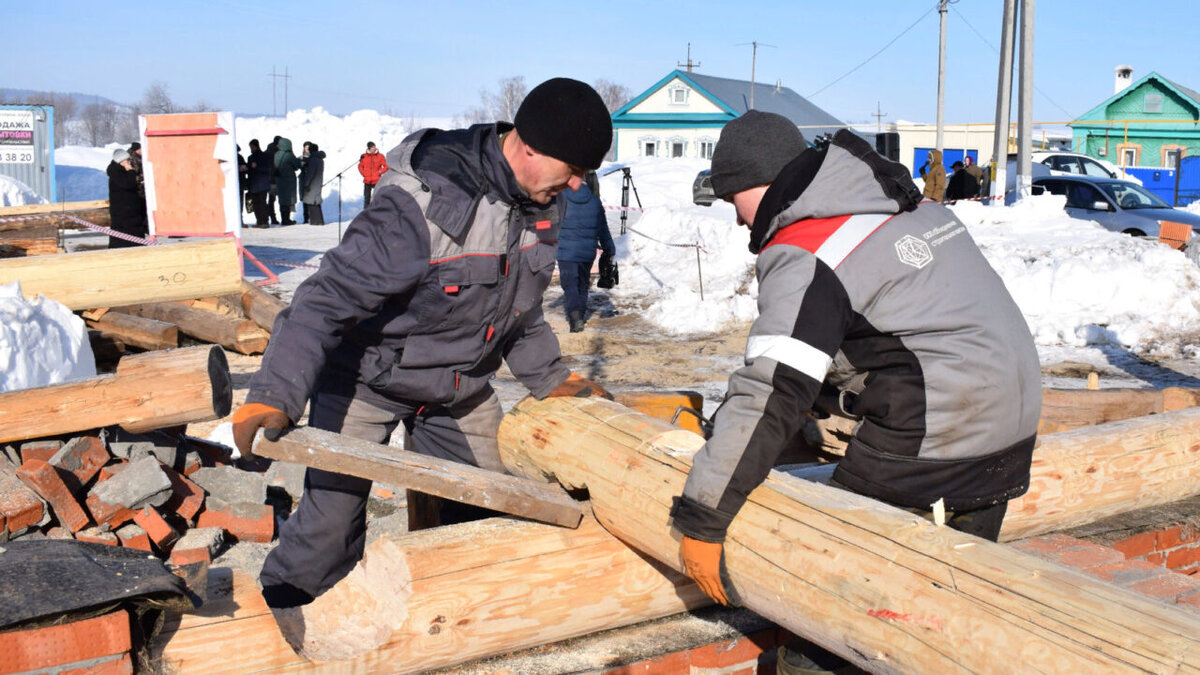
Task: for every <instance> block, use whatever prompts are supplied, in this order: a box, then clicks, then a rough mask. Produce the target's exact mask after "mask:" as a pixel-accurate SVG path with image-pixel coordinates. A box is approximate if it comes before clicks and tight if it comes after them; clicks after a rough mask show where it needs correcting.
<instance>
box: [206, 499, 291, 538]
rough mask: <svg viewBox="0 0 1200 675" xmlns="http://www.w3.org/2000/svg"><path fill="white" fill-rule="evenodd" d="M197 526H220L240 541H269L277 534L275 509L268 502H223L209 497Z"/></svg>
mask: <svg viewBox="0 0 1200 675" xmlns="http://www.w3.org/2000/svg"><path fill="white" fill-rule="evenodd" d="M196 526H197V527H219V528H221V529H222V530H225V531H226V532H228V533H229V534H230V535H231V536H233V537H234V538H236V539H237V540H238V541H254V542H259V543H263V544H265V543H267V542H269V541H271V539H272V538H273V537H274V536H275V510H274V509H272V508H271V507H270V505H268V504H233V505H228V504H222V503H221V502H220V500H217V499H209V500H208V501H207V502H206V503H205V509H204V512H203V513H201V514H200V518H199V519H198V520H197V521H196Z"/></svg>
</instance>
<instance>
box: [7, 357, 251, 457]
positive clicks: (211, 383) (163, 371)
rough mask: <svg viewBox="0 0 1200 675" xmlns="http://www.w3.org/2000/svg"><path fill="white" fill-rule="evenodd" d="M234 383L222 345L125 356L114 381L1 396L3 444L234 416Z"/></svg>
mask: <svg viewBox="0 0 1200 675" xmlns="http://www.w3.org/2000/svg"><path fill="white" fill-rule="evenodd" d="M232 402H233V384H232V380H231V378H230V375H229V363H228V361H227V360H226V359H225V352H224V351H222V350H221V348H220V347H216V346H212V345H201V346H198V347H187V348H184V349H170V350H165V351H157V352H147V353H145V354H137V355H134V356H127V357H125V358H123V359H121V361H120V362H119V363H118V364H117V371H116V372H115V373H113V374H111V375H101V376H99V377H94V378H89V379H86V380H81V381H79V382H70V383H66V384H59V385H55V386H53V387H42V388H38V389H25V390H21V391H10V392H6V393H3V394H0V442H8V441H16V440H25V439H30V438H41V437H43V436H54V435H57V434H66V433H73V432H76V431H84V430H86V429H95V428H98V427H105V426H109V425H112V424H119V425H121V426H122V427H124V428H125V429H127V430H129V431H133V432H142V431H151V430H153V429H161V428H163V427H169V426H174V425H177V424H185V423H188V422H202V421H206V420H212V419H217V418H220V417H224V416H226V415H228V414H229V409H230V407H231V405H232Z"/></svg>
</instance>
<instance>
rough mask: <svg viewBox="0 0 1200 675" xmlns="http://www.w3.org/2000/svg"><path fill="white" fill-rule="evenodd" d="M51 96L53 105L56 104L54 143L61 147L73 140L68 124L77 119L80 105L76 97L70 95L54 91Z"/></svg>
mask: <svg viewBox="0 0 1200 675" xmlns="http://www.w3.org/2000/svg"><path fill="white" fill-rule="evenodd" d="M50 96H51V100H52V103H51V105H53V106H54V145H56V146H58V147H60V148H61V147H62V146H64V145H67V144H68V143H69V142H70V140H71V139H70V138H69V136H70V132H69V131H68V127H67V124H68V123H69V122H71V120H73V119H75V114H76V112H77V109H78V107H77V105H76V103H75V99H73V98H71V97H70V96H63V95H61V94H55V93H53V92H51V93H50Z"/></svg>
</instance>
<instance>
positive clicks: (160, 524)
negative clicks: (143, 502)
mask: <svg viewBox="0 0 1200 675" xmlns="http://www.w3.org/2000/svg"><path fill="white" fill-rule="evenodd" d="M133 522H135V523H137V524H138V525H141V526H142V529H144V530H146V534H147V535H148V536H149V537H150V541H153V542H154V545H155V546H157V547H158V549H159V550H160V551H167V550H169V549H170V548H171V544H174V543H175V540H177V539H179V532H177V531H176V530H175V528H173V527H171V524H170V523H168V522H167V521H166V520H165V519H164V518H163V516H162V514H161V513H159V512H158V510H157V509H155V508H154V507H153V506H143V507H142V508H140V509H138V510H137V511H135V512H134V514H133Z"/></svg>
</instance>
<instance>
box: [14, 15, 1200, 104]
mask: <svg viewBox="0 0 1200 675" xmlns="http://www.w3.org/2000/svg"><path fill="white" fill-rule="evenodd" d="M936 4H937V2H936V0H859V2H844V1H837V0H827V1H825V2H809V1H805V2H800V1H794V2H782V1H779V2H760V1H756V0H742V1H741V2H736V3H735V2H730V1H729V0H724V1H722V2H710V1H708V0H692V1H690V2H676V1H670V2H656V1H654V0H642V1H641V2H629V1H626V0H608V1H605V2H596V1H592V2H576V3H564V2H543V1H540V0H539V1H531V2H504V1H502V0H492V1H491V2H482V1H480V2H476V1H461V2H459V1H454V0H442V1H436V2H435V1H429V0H425V1H423V2H406V1H403V0H391V1H386V0H368V1H364V2H352V1H349V0H347V1H344V2H332V1H329V0H322V1H316V0H313V1H310V0H288V1H287V2H273V1H271V0H257V1H249V0H202V1H201V0H157V1H154V2H145V1H141V0H138V1H131V2H123V3H112V2H108V3H96V2H94V1H87V2H85V1H81V0H62V1H56V0H44V1H43V2H5V3H4V6H3V8H2V9H0V87H13V88H21V89H38V90H58V91H78V92H84V93H94V94H99V95H102V96H107V97H109V98H112V99H114V100H117V101H120V102H123V103H132V102H134V101H136V100H138V99H139V98H141V96H142V93H143V92H144V90H145V89H146V87H147V85H148V84H150V83H151V82H153V81H156V80H157V81H162V82H165V83H167V85H168V87H169V90H170V93H171V95H172V97H173V98H174V99H175V100H176V101H177V102H179V103H183V104H192V103H195V102H197V101H201V100H203V101H204V102H206V103H208V104H209V105H211V106H214V107H217V108H221V109H232V110H234V111H237V112H239V113H243V114H255V113H258V114H262V113H267V114H269V113H271V112H272V106H273V102H272V92H271V89H272V88H271V82H272V80H271V78H270V77H268V73H270V72H271V69H272V67H274V68H275V69H277V70H278V72H280V73H282V72H283V70H284V68H285V67H286V68H287V70H288V73H289V74H290V75H291V76H292V77H291V79H290V80H289V86H288V104H289V106H290V107H292V108H297V107H305V108H311V107H314V106H323V107H325V108H326V109H328V110H330V111H332V112H335V113H342V114H344V113H348V112H351V111H353V110H357V109H362V108H372V109H376V110H381V111H386V112H390V113H392V114H395V115H399V116H408V115H410V114H411V115H415V116H417V117H429V116H444V117H450V116H454V115H458V114H460V113H462V112H463V111H464V110H466V109H467V108H469V107H471V106H473V105H477V104H478V103H479V92H480V90H481V89H484V88H487V89H491V90H495V88H496V86H497V83H498V81H499V80H500V79H501V78H505V77H511V76H516V75H523V76H524V77H525V79H526V81H527V82H528V83H529V84H530V86H532V85H534V84H536V83H537V82H540V81H542V80H544V79H546V78H549V77H554V76H559V75H563V76H569V77H575V78H577V79H581V80H585V81H588V82H592V81H595V80H596V79H599V78H604V79H607V80H610V81H613V82H617V83H619V84H623V85H625V86H627V87H629V88H630V90H631V91H632V92H633V93H634V94H637V93H640V92H641V91H642V90H644V89H645V88H646V87H648V86H650V85H652V84H654V83H655V82H657V81H658V80H659V79H660V78H662V77H663V76H664V75H666V74H667V73H669V72H670V71H671V70H672V69H674V68H675V67H676V65H677V64H678V63H680V62H682V61H684V60H686V58H687V45H688V43H689V42H690V43H691V49H692V59H693V60H694V61H698V62H699V63H700V68H699V72H702V73H705V74H708V75H715V76H720V77H733V78H741V79H749V78H750V67H751V47H750V45H749V44H748V43H750V42H752V41H757V42H758V43H759V49H758V59H757V66H756V74H755V79H756V80H757V81H760V82H775V81H777V80H780V81H782V83H783V84H784V86H788V87H791V88H792V89H794V90H795V91H796V92H797V93H799V94H800V95H802V96H806V97H809V98H810V99H811V100H812V101H813V102H814V103H816V104H817V105H819V106H821V107H823V108H825V109H826V110H828V111H829V112H830V113H831V114H833V115H835V116H836V117H839V118H841V119H843V120H845V121H847V122H873V121H874V120H875V118H874V117H873V116H872V113H874V112H875V110H876V102H877V101H878V102H879V105H880V106H881V107H882V111H883V112H884V113H887V115H886V117H884V121H894V120H897V119H905V120H911V121H928V122H932V121H934V119H935V114H936V100H937V99H936V94H937V46H938V14H937V12H936V11H930V10H932V9H934V8H935V6H936ZM1141 7H1144V8H1147V9H1146V10H1145V11H1141V12H1139V11H1138V9H1139V8H1141ZM1001 10H1002V3H1001V0H959V1H958V2H955V3H954V4H952V5H951V6H950V11H949V13H948V14H947V29H948V31H947V34H948V37H947V61H948V68H947V77H946V86H947V93H946V121H947V122H949V123H959V122H986V121H990V120H991V119H992V117H993V116H994V106H995V87H996V75H997V73H996V69H997V62H998V55H997V54H996V52H995V51H994V49H993V48H995V47H998V46H999V38H1000V27H999V24H1000V16H1001ZM1196 11H1197V10H1196V5H1195V2H1194V0H1153V2H1144V3H1140V4H1139V3H1132V2H1129V1H1128V0H1091V1H1090V2H1087V3H1083V2H1067V1H1066V0H1041V2H1038V3H1037V11H1036V19H1037V24H1036V25H1037V29H1036V30H1037V35H1036V39H1035V61H1036V67H1035V78H1034V79H1035V84H1036V85H1037V87H1038V89H1039V90H1040V93H1038V94H1037V95H1036V96H1035V101H1034V117H1035V119H1036V120H1038V121H1058V120H1065V119H1070V118H1073V117H1076V116H1078V115H1081V114H1083V113H1085V112H1086V111H1087V110H1089V109H1090V108H1091V107H1093V106H1094V105H1096V104H1097V103H1099V102H1100V101H1102V100H1104V99H1105V98H1106V97H1108V96H1109V95H1111V94H1112V87H1113V67H1114V66H1116V65H1118V64H1128V65H1131V66H1133V67H1134V78H1135V79H1137V78H1139V77H1141V76H1142V75H1145V74H1146V73H1148V72H1150V71H1152V70H1153V71H1158V72H1159V73H1161V74H1163V75H1164V76H1166V77H1168V78H1171V79H1173V80H1175V81H1177V82H1179V83H1180V84H1183V85H1184V86H1188V87H1191V88H1192V89H1200V46H1198V45H1197V43H1196V41H1195V30H1194V29H1189V28H1186V27H1185V28H1183V29H1177V28H1175V27H1178V26H1187V25H1190V24H1193V23H1194V20H1195V17H1196ZM914 23H915V24H916V25H915V26H913V25H912V24H914ZM910 26H911V29H910ZM906 29H908V30H907V32H905V31H906ZM1176 30H1180V31H1182V32H1178V34H1172V33H1173V32H1175V31H1176ZM893 39H895V42H894V43H893V44H892V45H891V46H890V47H888V48H887V49H886V50H885V51H883V52H882V53H881V54H880V55H879V56H877V57H875V58H874V59H872V60H870V61H869V62H868V63H866V64H865V65H862V66H861V67H860V68H858V69H857V70H855V71H854V72H853V73H850V74H849V75H847V73H849V72H850V71H851V70H852V69H854V68H855V67H856V66H859V65H860V64H861V63H862V62H863V61H865V60H867V59H868V57H870V56H871V55H872V54H874V53H875V52H876V51H878V50H879V49H880V48H882V47H884V45H886V44H887V43H889V42H890V41H892V40H893ZM768 45H769V46H768ZM842 76H845V77H844V78H843V79H841V80H839V81H837V82H836V84H833V85H832V86H827V85H830V83H832V82H834V81H835V80H838V78H841V77H842ZM274 105H275V106H277V107H278V109H279V110H282V109H283V85H282V81H280V85H279V88H278V93H277V101H276V103H274Z"/></svg>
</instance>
